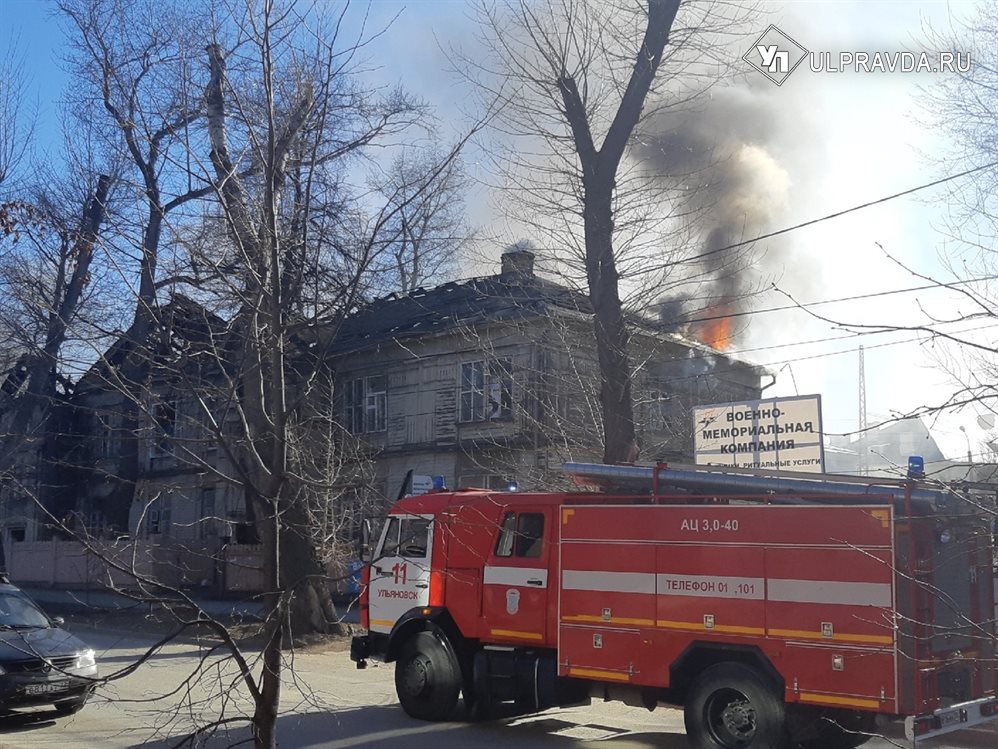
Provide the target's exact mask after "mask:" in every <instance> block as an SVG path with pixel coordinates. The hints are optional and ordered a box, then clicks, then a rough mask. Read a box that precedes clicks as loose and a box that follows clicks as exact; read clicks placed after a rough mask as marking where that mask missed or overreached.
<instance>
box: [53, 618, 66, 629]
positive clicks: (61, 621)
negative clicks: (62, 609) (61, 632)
mask: <svg viewBox="0 0 998 749" xmlns="http://www.w3.org/2000/svg"><path fill="white" fill-rule="evenodd" d="M52 623H53V624H54V625H55V626H57V627H61V626H63V625H64V624H65V623H66V620H65V619H63V618H62V617H61V616H53V617H52Z"/></svg>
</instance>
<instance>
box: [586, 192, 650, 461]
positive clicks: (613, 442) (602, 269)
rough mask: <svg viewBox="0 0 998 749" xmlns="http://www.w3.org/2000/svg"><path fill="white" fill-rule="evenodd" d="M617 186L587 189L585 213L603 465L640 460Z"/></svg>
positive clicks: (587, 269)
mask: <svg viewBox="0 0 998 749" xmlns="http://www.w3.org/2000/svg"><path fill="white" fill-rule="evenodd" d="M611 201H612V188H611V186H610V185H609V184H606V183H604V184H598V183H597V184H595V185H591V186H587V188H586V210H585V213H584V217H583V218H584V221H585V236H586V275H587V277H588V281H589V298H590V300H591V301H592V305H593V329H594V333H595V337H596V354H597V357H598V359H599V366H600V375H601V378H600V379H601V382H600V406H601V407H602V411H603V462H604V463H625V462H630V461H633V460H634V459H635V458H636V457H637V445H636V443H635V438H634V410H633V405H632V402H631V367H630V359H629V357H628V355H627V343H628V330H627V325H626V324H625V322H624V313H623V309H622V308H621V304H620V294H619V292H618V290H617V269H616V266H615V264H614V257H613V209H612V204H611Z"/></svg>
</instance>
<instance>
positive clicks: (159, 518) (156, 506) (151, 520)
mask: <svg viewBox="0 0 998 749" xmlns="http://www.w3.org/2000/svg"><path fill="white" fill-rule="evenodd" d="M170 509H171V508H170V498H169V497H161V498H160V499H157V500H155V501H154V502H153V503H152V504H150V505H149V509H148V510H147V511H146V534H147V535H150V536H153V535H156V534H160V533H169V532H170Z"/></svg>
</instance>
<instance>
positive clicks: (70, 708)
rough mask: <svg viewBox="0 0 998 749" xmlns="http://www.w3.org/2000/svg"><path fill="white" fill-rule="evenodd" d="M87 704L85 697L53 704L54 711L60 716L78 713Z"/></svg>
mask: <svg viewBox="0 0 998 749" xmlns="http://www.w3.org/2000/svg"><path fill="white" fill-rule="evenodd" d="M86 704H87V698H86V697H78V698H76V699H75V700H64V701H62V702H56V703H55V711H56V712H57V713H59V714H60V715H72V714H73V713H78V712H80V710H82V709H83V706H84V705H86Z"/></svg>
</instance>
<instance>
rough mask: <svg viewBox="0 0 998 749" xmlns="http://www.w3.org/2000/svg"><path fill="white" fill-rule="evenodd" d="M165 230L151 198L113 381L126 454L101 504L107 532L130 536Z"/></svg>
mask: <svg viewBox="0 0 998 749" xmlns="http://www.w3.org/2000/svg"><path fill="white" fill-rule="evenodd" d="M162 226H163V210H162V208H161V207H160V205H159V196H158V195H156V194H152V195H150V196H149V217H148V221H147V223H146V229H145V235H144V237H143V242H142V262H141V265H140V268H139V293H138V299H137V300H136V305H135V315H134V317H133V318H132V324H131V325H130V326H129V327H128V331H127V332H126V333H125V336H124V340H125V344H126V346H127V348H128V351H127V354H126V356H125V358H124V360H123V361H122V363H121V365H120V366H118V367H116V368H115V370H114V372H109V376H110V377H114V378H117V379H118V382H117V383H115V385H116V387H114V389H115V390H118V391H119V392H121V393H122V395H123V396H124V397H123V400H122V404H121V431H120V440H121V442H120V444H121V448H120V451H119V454H118V461H117V466H116V470H115V472H114V478H113V488H112V490H111V493H110V494H109V495H108V497H107V498H106V499H105V500H104V501H103V503H102V509H103V513H104V519H105V521H106V522H107V524H108V526H109V527H111V528H117V529H119V530H121V531H127V530H128V518H129V515H130V513H131V508H132V503H133V502H134V501H135V489H136V487H137V486H138V480H139V429H140V428H141V426H142V409H141V403H142V398H143V394H144V393H145V388H146V383H147V381H148V379H149V374H150V372H151V371H152V365H153V361H152V359H153V356H154V355H155V354H154V351H153V350H152V348H151V345H150V344H151V341H150V337H151V335H152V330H153V322H154V320H155V304H156V260H157V256H158V252H159V238H160V234H161V232H162Z"/></svg>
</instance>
